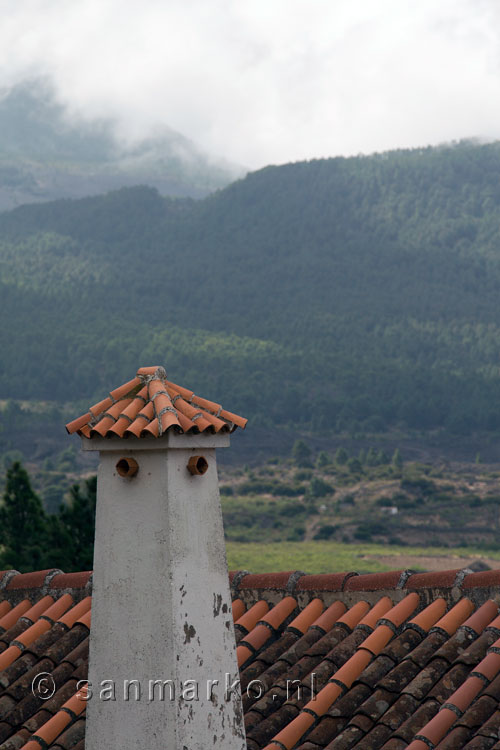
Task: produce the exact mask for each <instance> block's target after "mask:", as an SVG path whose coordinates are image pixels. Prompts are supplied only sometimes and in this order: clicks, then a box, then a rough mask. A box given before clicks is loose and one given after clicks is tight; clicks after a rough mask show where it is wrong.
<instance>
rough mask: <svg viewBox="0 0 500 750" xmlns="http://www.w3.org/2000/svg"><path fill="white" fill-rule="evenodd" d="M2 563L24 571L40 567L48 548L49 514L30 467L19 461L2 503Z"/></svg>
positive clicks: (9, 474) (8, 478)
mask: <svg viewBox="0 0 500 750" xmlns="http://www.w3.org/2000/svg"><path fill="white" fill-rule="evenodd" d="M0 544H1V545H2V548H3V549H2V551H1V552H0V565H1V567H2V568H3V569H8V568H14V569H15V570H19V571H20V572H21V573H26V572H28V571H31V570H40V568H43V565H44V564H45V555H46V550H47V516H46V514H45V511H44V509H43V506H42V502H41V500H40V498H39V497H38V495H37V494H36V493H35V492H34V490H33V488H32V486H31V482H30V479H29V476H28V473H27V471H26V469H24V467H23V466H22V465H21V463H20V462H19V461H15V462H14V463H13V464H12V466H10V468H9V469H8V470H7V476H6V484H5V492H4V495H3V503H2V505H1V506H0Z"/></svg>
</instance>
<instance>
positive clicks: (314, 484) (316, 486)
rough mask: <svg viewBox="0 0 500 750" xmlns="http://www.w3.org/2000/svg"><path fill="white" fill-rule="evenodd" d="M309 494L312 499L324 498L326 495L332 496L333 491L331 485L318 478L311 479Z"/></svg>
mask: <svg viewBox="0 0 500 750" xmlns="http://www.w3.org/2000/svg"><path fill="white" fill-rule="evenodd" d="M309 492H310V494H311V496H312V497H325V496H326V495H333V494H334V492H335V490H334V488H333V487H332V485H331V484H329V483H328V482H325V480H324V479H321V478H320V477H313V478H312V479H311V484H310V485H309Z"/></svg>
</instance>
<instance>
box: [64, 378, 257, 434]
mask: <svg viewBox="0 0 500 750" xmlns="http://www.w3.org/2000/svg"><path fill="white" fill-rule="evenodd" d="M246 424H247V420H246V419H244V418H243V417H239V416H238V415H237V414H233V413H231V412H229V411H226V410H224V409H223V408H222V407H221V406H220V404H216V403H214V402H213V401H208V400H207V399H204V398H200V397H199V396H195V395H194V394H193V392H192V391H189V390H187V389H186V388H181V387H180V386H177V385H175V383H171V382H170V381H168V380H167V376H166V373H165V370H164V369H163V367H140V368H139V369H138V371H137V374H136V377H135V378H133V379H132V380H129V381H128V382H127V383H124V384H123V385H121V386H119V387H118V388H115V389H114V390H112V391H111V392H110V394H109V396H107V397H106V398H104V399H102V400H101V401H99V402H98V403H97V404H94V406H92V407H91V408H90V409H89V410H88V412H86V413H85V414H83V415H82V416H81V417H78V418H77V419H74V420H73V421H72V422H69V423H68V424H67V425H66V429H67V431H68V432H69V433H73V432H78V433H79V434H80V435H83V436H84V437H87V438H92V437H94V436H101V437H120V438H121V437H127V436H129V435H133V436H135V437H145V436H147V435H153V436H154V437H159V436H161V435H164V434H165V433H166V432H168V431H169V430H171V429H173V430H175V431H177V432H181V433H182V432H193V433H195V432H196V433H197V432H207V431H208V432H228V431H232V430H234V429H235V428H236V427H241V428H245V426H246Z"/></svg>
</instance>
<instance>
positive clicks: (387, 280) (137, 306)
mask: <svg viewBox="0 0 500 750" xmlns="http://www.w3.org/2000/svg"><path fill="white" fill-rule="evenodd" d="M499 227H500V144H490V145H481V146H479V145H475V144H471V143H463V144H460V145H458V146H455V147H449V148H438V149H432V148H428V149H423V150H417V151H399V152H393V153H388V154H382V155H375V156H370V157H356V158H348V159H345V158H335V159H328V160H317V161H311V162H307V163H297V164H289V165H286V166H282V167H267V168H266V169H263V170H261V171H259V172H255V173H253V174H250V175H248V176H247V177H246V178H245V179H243V180H240V181H238V182H235V183H233V184H232V185H230V186H229V187H228V188H226V189H224V190H222V191H219V192H217V193H215V194H212V195H210V196H209V197H207V198H205V199H203V200H200V201H195V200H191V199H164V198H161V197H160V196H159V194H158V193H157V192H156V191H155V190H152V189H148V188H131V189H124V190H120V191H118V192H114V193H110V194H108V195H105V196H99V197H94V198H87V199H83V200H78V201H73V200H64V201H57V202H54V203H51V204H44V205H31V206H23V207H20V208H18V209H16V210H14V211H12V212H9V213H5V214H3V215H1V216H0V263H1V277H0V278H1V289H0V293H1V298H2V308H3V321H4V325H2V327H1V330H0V347H1V351H2V366H3V368H2V369H3V371H2V373H1V378H0V392H1V393H2V394H3V396H4V397H13V398H32V399H43V398H47V399H56V400H58V401H61V400H74V399H75V396H81V397H82V398H83V397H85V398H88V397H92V396H100V395H101V393H102V392H103V391H105V390H106V387H109V386H110V385H113V384H114V383H121V382H123V380H124V379H126V378H127V377H129V376H132V375H133V373H134V368H135V367H136V366H137V364H156V363H161V364H165V366H166V368H167V371H168V373H169V375H170V377H171V378H172V379H173V380H174V381H176V380H180V379H182V382H183V384H185V385H187V386H189V387H190V388H193V389H195V390H196V391H197V392H199V393H200V394H202V395H203V394H207V395H208V396H209V397H211V398H215V399H217V398H222V397H224V403H227V404H229V405H230V408H232V409H234V410H235V411H237V412H238V413H242V414H245V415H247V416H250V417H253V418H254V421H255V422H256V423H260V424H264V425H269V426H274V425H286V424H294V425H301V426H302V427H303V428H305V429H307V428H312V429H315V430H321V431H329V430H343V429H351V430H352V429H357V428H360V429H364V430H367V431H371V430H385V429H386V428H390V427H393V426H402V427H404V428H417V429H434V428H438V427H444V428H445V429H447V430H449V431H452V432H458V433H466V432H468V431H470V430H475V429H481V430H483V429H485V430H492V429H495V430H496V429H500V367H499V362H500V305H499V289H500V235H499Z"/></svg>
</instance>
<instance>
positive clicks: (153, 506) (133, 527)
mask: <svg viewBox="0 0 500 750" xmlns="http://www.w3.org/2000/svg"><path fill="white" fill-rule="evenodd" d="M245 424H246V420H244V419H243V418H241V417H238V416H237V415H235V414H232V413H230V412H227V411H225V410H223V409H222V407H220V406H219V405H218V404H215V403H213V402H211V401H207V400H205V399H201V398H198V397H197V396H195V395H194V394H193V393H192V392H191V391H188V390H187V389H185V388H181V387H180V386H177V385H175V384H174V383H171V382H169V381H168V380H167V377H166V373H165V371H164V369H163V368H161V367H145V368H141V369H139V370H138V372H137V376H136V378H134V380H132V381H130V382H129V383H126V384H125V385H123V386H121V387H120V388H117V389H115V390H114V391H111V393H110V395H109V397H108V398H106V399H104V400H103V401H101V402H99V403H98V404H96V405H95V406H93V407H92V408H91V409H90V410H89V412H88V413H87V414H85V415H83V416H82V417H80V418H79V419H77V420H74V421H73V422H71V423H70V424H69V425H67V429H68V431H69V432H78V433H79V434H80V435H81V436H82V444H83V450H97V451H99V452H100V463H99V470H98V481H97V516H96V537H95V552H94V577H93V596H92V600H93V601H92V628H91V635H90V661H89V686H90V691H91V692H90V694H91V696H92V697H90V699H89V701H88V705H87V728H86V743H85V747H86V750H102V748H104V747H106V748H116V750H118V749H119V750H136V749H137V748H138V747H143V748H147V749H148V750H149V749H150V748H151V749H152V748H160V747H162V748H163V747H164V748H169V750H174V749H175V750H206V749H207V748H209V747H216V748H217V750H244V748H245V747H246V744H245V734H244V728H243V713H242V707H241V696H240V691H239V685H236V686H235V681H236V680H237V678H238V666H237V661H236V649H235V640H234V631H233V622H232V615H231V599H230V593H229V581H228V571H227V563H226V554H225V544H224V531H223V525H222V514H221V508H220V497H219V488H218V478H217V466H216V456H215V451H216V448H225V447H228V446H229V433H230V432H231V431H232V430H233V429H235V427H236V426H240V427H245Z"/></svg>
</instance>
